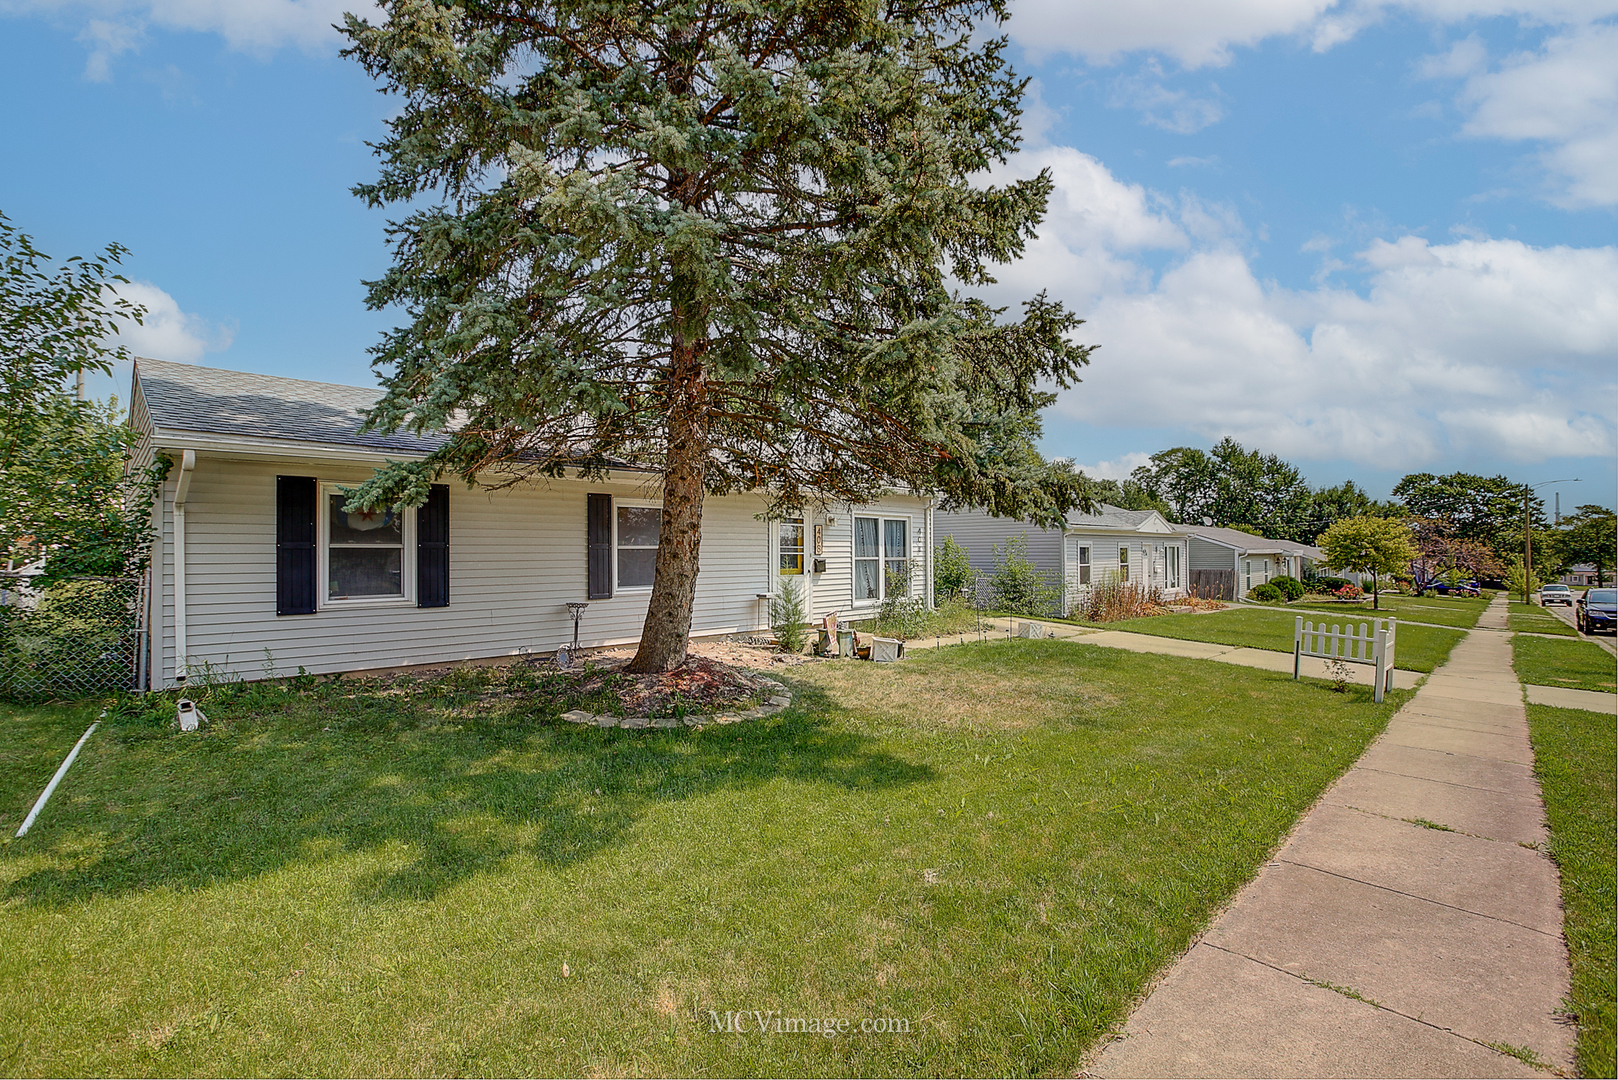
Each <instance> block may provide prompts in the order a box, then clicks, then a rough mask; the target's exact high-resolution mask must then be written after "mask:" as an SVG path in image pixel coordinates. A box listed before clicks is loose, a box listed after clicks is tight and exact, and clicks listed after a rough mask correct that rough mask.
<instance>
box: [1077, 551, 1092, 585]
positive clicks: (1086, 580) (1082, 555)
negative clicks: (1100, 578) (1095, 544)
mask: <svg viewBox="0 0 1618 1080" xmlns="http://www.w3.org/2000/svg"><path fill="white" fill-rule="evenodd" d="M1079 584H1080V585H1088V584H1090V546H1089V545H1088V544H1081V545H1079Z"/></svg>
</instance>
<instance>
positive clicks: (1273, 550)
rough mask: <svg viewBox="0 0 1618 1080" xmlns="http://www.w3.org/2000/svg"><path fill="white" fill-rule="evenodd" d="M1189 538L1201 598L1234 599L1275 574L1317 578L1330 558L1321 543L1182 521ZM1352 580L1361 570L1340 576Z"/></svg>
mask: <svg viewBox="0 0 1618 1080" xmlns="http://www.w3.org/2000/svg"><path fill="white" fill-rule="evenodd" d="M1179 528H1181V529H1183V530H1184V531H1185V532H1186V533H1187V534H1189V537H1190V547H1191V563H1190V565H1191V574H1190V587H1191V589H1192V590H1193V591H1194V592H1196V593H1197V594H1198V595H1201V596H1212V597H1214V598H1216V599H1220V600H1235V599H1237V598H1239V597H1243V596H1246V595H1247V593H1248V592H1249V591H1250V590H1251V589H1253V588H1254V587H1255V586H1258V585H1262V584H1264V583H1265V582H1266V581H1269V580H1270V579H1272V578H1278V577H1295V578H1297V579H1298V580H1300V581H1301V580H1303V579H1304V578H1305V577H1306V576H1312V575H1313V573H1314V572H1315V568H1316V567H1318V566H1319V565H1320V564H1321V563H1322V562H1323V561H1325V558H1326V553H1325V552H1323V551H1321V550H1320V549H1319V548H1317V547H1310V546H1309V545H1308V544H1300V543H1297V542H1296V541H1292V540H1271V539H1268V538H1267V537H1263V536H1254V535H1253V534H1252V533H1245V532H1242V531H1241V530H1240V529H1224V528H1219V527H1218V526H1211V525H1181V526H1179ZM1339 576H1342V577H1346V578H1347V579H1349V580H1354V579H1355V578H1357V577H1358V575H1357V574H1343V575H1339Z"/></svg>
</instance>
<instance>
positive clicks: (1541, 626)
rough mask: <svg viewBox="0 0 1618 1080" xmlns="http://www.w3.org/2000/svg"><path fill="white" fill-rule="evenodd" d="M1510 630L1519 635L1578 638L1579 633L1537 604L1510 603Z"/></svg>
mask: <svg viewBox="0 0 1618 1080" xmlns="http://www.w3.org/2000/svg"><path fill="white" fill-rule="evenodd" d="M1507 618H1508V619H1509V620H1510V622H1511V628H1512V629H1513V630H1515V631H1516V632H1518V633H1520V634H1555V635H1557V636H1558V637H1578V636H1579V632H1578V631H1577V630H1575V629H1573V627H1571V626H1569V625H1568V624H1567V623H1565V622H1563V621H1562V620H1561V619H1558V618H1557V617H1556V616H1555V615H1552V614H1551V613H1550V612H1548V611H1546V610H1545V609H1544V608H1542V607H1540V606H1539V605H1538V604H1519V603H1517V602H1516V601H1515V600H1513V601H1512V602H1511V614H1510V615H1509V616H1507Z"/></svg>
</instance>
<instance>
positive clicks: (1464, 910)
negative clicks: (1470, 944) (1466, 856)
mask: <svg viewBox="0 0 1618 1080" xmlns="http://www.w3.org/2000/svg"><path fill="white" fill-rule="evenodd" d="M1275 861H1276V862H1284V863H1287V864H1288V865H1290V866H1296V867H1298V868H1299V869H1302V870H1313V871H1314V872H1315V873H1317V874H1326V875H1327V876H1329V877H1334V878H1338V879H1339V880H1342V881H1353V882H1358V883H1359V884H1361V885H1364V886H1366V887H1367V888H1371V889H1381V890H1382V891H1383V892H1387V893H1393V894H1394V895H1395V896H1408V897H1409V898H1410V899H1412V900H1420V901H1421V902H1422V903H1424V904H1435V905H1437V906H1438V907H1441V908H1448V909H1449V910H1451V911H1459V912H1461V913H1463V914H1466V915H1475V916H1477V917H1478V918H1480V919H1488V920H1489V921H1490V922H1499V923H1505V924H1506V925H1507V926H1517V927H1521V928H1522V929H1524V930H1529V931H1532V932H1533V933H1536V934H1540V935H1542V936H1544V937H1549V938H1555V939H1556V940H1557V941H1561V940H1562V932H1561V931H1560V930H1558V931H1556V933H1554V934H1553V933H1550V932H1548V931H1545V930H1541V929H1539V928H1538V927H1533V926H1527V925H1525V924H1523V923H1520V922H1518V921H1517V920H1515V919H1506V918H1502V917H1500V916H1499V915H1486V914H1484V913H1483V912H1481V911H1473V910H1472V909H1471V908H1464V907H1460V906H1459V905H1456V904H1446V903H1444V901H1442V900H1434V899H1433V898H1432V897H1430V896H1420V895H1418V894H1416V893H1411V892H1405V891H1404V890H1403V889H1394V888H1390V887H1388V886H1387V885H1378V884H1377V883H1376V882H1374V881H1364V880H1361V879H1360V878H1357V877H1353V876H1351V875H1349V874H1339V873H1338V872H1337V871H1335V870H1324V869H1322V868H1321V867H1318V866H1311V865H1309V864H1308V863H1302V862H1299V861H1297V860H1296V859H1285V858H1280V857H1277V858H1276V860H1275Z"/></svg>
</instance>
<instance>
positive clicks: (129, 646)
mask: <svg viewBox="0 0 1618 1080" xmlns="http://www.w3.org/2000/svg"><path fill="white" fill-rule="evenodd" d="M145 601H146V596H145V583H144V581H142V580H141V579H139V578H96V577H82V578H68V579H66V580H62V581H58V582H56V583H54V584H52V585H50V586H48V587H47V588H44V589H36V588H34V586H33V585H32V580H31V579H30V578H29V577H27V576H26V575H3V576H0V698H6V699H9V700H12V701H23V702H31V701H51V700H57V701H71V700H75V699H78V698H85V697H92V696H95V695H97V694H107V693H112V692H115V691H120V690H134V689H136V688H137V687H138V686H139V684H140V679H141V676H142V675H143V674H144V673H143V672H142V670H141V664H142V660H143V657H144V653H145V631H146V627H145V620H144V617H143V616H144V614H145V611H146V602H145Z"/></svg>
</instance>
